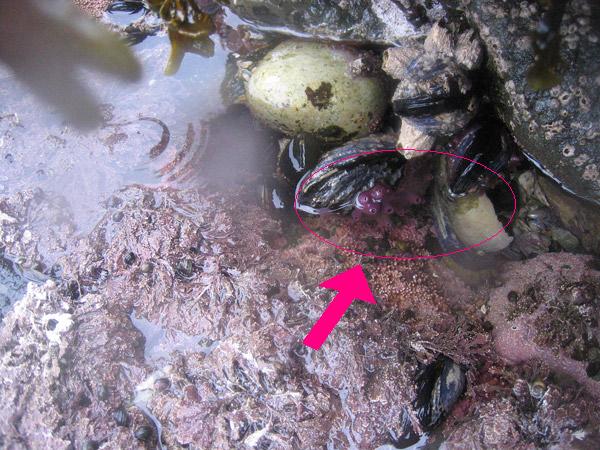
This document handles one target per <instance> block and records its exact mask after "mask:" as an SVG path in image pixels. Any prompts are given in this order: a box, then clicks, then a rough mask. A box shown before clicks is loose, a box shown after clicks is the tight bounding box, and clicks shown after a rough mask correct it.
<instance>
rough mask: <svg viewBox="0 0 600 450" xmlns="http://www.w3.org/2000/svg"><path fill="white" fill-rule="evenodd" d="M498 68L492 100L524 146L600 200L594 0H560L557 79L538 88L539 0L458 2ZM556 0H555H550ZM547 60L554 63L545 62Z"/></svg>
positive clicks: (567, 182)
mask: <svg viewBox="0 0 600 450" xmlns="http://www.w3.org/2000/svg"><path fill="white" fill-rule="evenodd" d="M464 3H468V8H467V7H465V12H466V14H467V15H468V16H469V18H470V20H471V22H472V23H473V24H474V25H475V26H476V27H477V28H478V29H479V33H480V36H481V38H482V39H483V41H484V43H485V44H486V47H487V51H488V55H489V58H488V65H489V68H490V69H491V71H492V72H493V73H494V74H495V75H496V82H495V89H494V90H495V98H494V100H495V104H496V107H497V110H498V113H499V114H500V116H501V117H502V119H503V120H504V122H505V123H506V124H507V125H508V126H509V128H510V130H511V132H512V133H513V134H514V136H515V139H516V140H517V142H518V143H519V145H521V146H522V147H523V149H524V150H525V152H526V153H527V154H529V155H530V157H531V158H533V159H534V160H535V161H537V163H539V164H540V165H541V166H542V167H543V168H544V169H545V170H546V171H548V172H550V173H551V174H552V176H553V177H554V178H556V179H558V180H559V181H560V182H561V183H562V184H563V185H564V187H565V188H567V189H568V190H570V191H572V192H574V193H575V194H577V195H579V196H581V197H586V198H588V199H590V200H593V201H595V202H597V203H599V202H600V150H599V149H600V106H599V105H600V77H599V76H598V74H599V73H600V58H599V57H598V56H599V52H600V45H599V42H600V31H599V27H598V22H599V18H600V11H598V5H597V2H595V1H593V0H573V1H570V2H566V8H565V13H564V16H563V18H562V25H561V27H560V60H561V61H560V62H559V63H558V64H557V67H553V68H552V69H555V70H557V71H558V74H559V75H560V76H559V81H560V83H559V84H558V85H556V86H554V87H553V88H551V89H549V90H540V91H536V90H534V88H536V86H535V85H534V86H531V85H530V84H528V81H527V74H528V71H529V69H530V67H532V64H533V63H534V57H535V51H534V47H533V46H532V42H531V36H532V34H533V32H534V30H535V29H536V27H537V26H538V23H539V21H540V19H541V17H542V14H543V13H544V10H543V9H542V8H541V6H540V5H541V2H505V1H500V0H497V1H492V2H464ZM554 3H557V4H558V3H561V2H554ZM547 64H552V62H551V61H547Z"/></svg>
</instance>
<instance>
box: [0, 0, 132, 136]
mask: <svg viewBox="0 0 600 450" xmlns="http://www.w3.org/2000/svg"><path fill="white" fill-rule="evenodd" d="M0 62H3V63H5V64H7V65H8V66H9V67H10V68H11V69H12V71H13V72H14V73H15V75H16V76H17V78H18V79H19V80H21V81H22V82H23V83H25V84H26V85H27V86H28V87H29V88H30V89H31V90H32V91H33V92H34V93H35V94H36V95H37V96H39V97H41V98H42V99H44V100H45V101H47V102H49V103H50V104H52V105H53V106H55V107H57V108H58V109H59V110H60V111H61V112H62V113H63V114H64V116H65V118H66V119H67V120H68V121H69V122H70V123H72V124H73V125H75V126H77V127H78V128H81V129H90V128H92V127H94V126H96V125H97V124H99V123H100V121H101V115H100V110H99V106H98V102H97V101H96V100H95V98H94V97H93V95H92V94H91V92H89V90H88V89H87V88H86V87H85V86H84V84H83V83H82V82H81V80H80V79H79V78H78V77H77V74H78V68H80V67H86V68H90V69H93V70H99V71H102V72H106V73H109V74H111V75H114V76H116V77H118V78H120V79H122V80H126V81H136V80H138V79H139V78H140V76H141V67H140V65H139V63H138V62H137V61H136V59H135V57H134V55H133V53H132V51H131V50H130V49H129V48H128V47H127V46H126V45H124V44H123V43H122V42H121V41H120V39H119V37H118V36H117V35H114V34H112V33H111V32H109V31H108V30H106V29H105V28H104V27H103V26H102V25H100V24H98V23H96V22H94V21H93V20H92V19H89V18H87V17H85V16H83V15H82V14H81V13H79V12H78V11H76V10H75V9H74V8H73V6H71V4H70V3H69V2H66V1H63V0H19V1H15V2H12V1H11V2H4V4H3V5H2V13H1V14H0Z"/></svg>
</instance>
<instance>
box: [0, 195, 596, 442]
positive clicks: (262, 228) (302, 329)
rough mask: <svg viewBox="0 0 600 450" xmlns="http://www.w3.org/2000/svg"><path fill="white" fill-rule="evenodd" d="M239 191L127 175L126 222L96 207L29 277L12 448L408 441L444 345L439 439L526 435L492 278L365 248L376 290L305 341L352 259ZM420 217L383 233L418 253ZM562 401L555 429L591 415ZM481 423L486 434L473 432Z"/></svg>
mask: <svg viewBox="0 0 600 450" xmlns="http://www.w3.org/2000/svg"><path fill="white" fill-rule="evenodd" d="M238 189H239V188H238ZM243 192H244V190H241V191H240V190H237V192H236V193H235V195H233V193H232V192H229V193H227V195H224V194H222V193H216V192H214V191H211V190H202V191H186V192H177V191H173V190H171V189H168V188H160V189H148V188H142V187H131V188H128V189H125V190H124V191H122V192H121V193H120V194H119V197H120V199H121V200H122V201H121V202H119V206H118V209H119V210H120V211H121V212H122V217H121V220H119V221H118V222H115V221H114V220H113V215H114V212H113V211H112V209H111V210H109V211H107V213H106V217H105V218H104V219H103V220H102V221H100V222H99V224H98V226H97V227H96V228H95V230H94V231H93V232H92V233H91V234H90V235H89V236H88V237H86V238H83V239H82V240H81V242H80V243H79V246H78V248H77V249H74V250H73V251H71V252H70V253H69V254H68V255H65V257H64V258H62V259H61V264H62V267H63V275H62V281H60V280H59V282H58V284H56V283H55V282H53V281H49V282H48V283H47V284H46V285H44V286H41V287H40V286H37V287H36V286H35V285H32V284H30V285H29V287H28V289H29V292H28V294H27V295H26V296H25V297H24V298H23V299H21V300H19V301H18V302H17V303H16V305H15V307H14V309H13V310H12V311H11V312H10V313H9V315H8V317H7V318H6V319H5V322H3V326H2V335H1V337H0V345H2V348H4V349H5V351H4V357H3V360H2V367H1V369H2V371H3V373H10V374H14V376H13V375H11V376H10V377H8V378H6V377H5V378H3V379H4V380H7V379H9V378H10V379H28V380H31V382H30V383H28V384H27V386H26V387H16V386H15V385H14V384H12V383H6V382H4V383H3V384H2V385H1V386H0V388H1V389H2V390H3V398H15V396H17V395H18V394H19V395H24V396H22V397H20V398H22V399H28V400H21V401H20V403H19V404H20V405H21V406H20V409H19V410H20V411H22V413H21V414H20V416H19V418H18V420H17V418H15V417H14V416H12V415H5V416H4V417H3V418H2V421H1V422H0V426H1V428H2V433H3V435H4V437H3V439H4V442H5V443H6V444H7V445H8V446H9V447H10V446H15V445H17V446H18V443H19V442H27V443H29V444H31V445H32V446H33V447H34V448H37V447H36V446H47V445H52V446H53V447H54V448H67V446H68V445H69V444H71V443H72V444H74V445H75V446H76V447H77V448H79V447H80V446H82V445H84V444H85V443H86V442H89V441H92V442H96V443H98V444H99V445H105V446H107V448H112V447H126V448H130V447H135V446H147V447H146V448H155V447H156V445H157V442H158V441H157V439H158V436H160V437H161V439H162V441H163V442H164V446H165V447H167V448H179V447H181V446H186V445H194V446H198V447H204V448H221V447H227V448H245V447H259V448H263V447H264V448H294V447H306V446H314V445H317V446H321V445H333V446H335V447H350V446H356V447H358V448H366V447H373V446H375V447H376V446H378V445H383V444H394V443H395V444H396V445H400V446H401V445H402V442H406V441H407V440H410V439H413V438H414V436H415V433H419V432H421V431H420V430H422V425H421V424H420V422H419V420H418V415H417V413H416V410H415V409H414V406H413V402H414V400H415V398H416V396H417V381H416V380H417V379H418V376H419V374H420V373H422V372H423V368H424V367H426V365H427V364H431V363H433V362H434V361H435V360H436V358H438V357H439V355H445V357H447V358H451V360H452V361H454V363H455V364H456V365H457V366H456V367H458V365H460V367H461V368H462V370H465V374H466V380H467V391H466V393H465V394H463V395H462V396H461V397H459V399H458V401H457V402H456V403H455V402H454V400H453V401H452V403H451V404H449V405H448V406H447V410H446V412H447V417H446V419H445V421H444V422H443V423H442V425H441V428H440V430H441V433H442V435H441V436H444V439H446V438H447V439H448V442H447V443H448V445H450V444H452V443H453V442H456V443H460V444H461V445H464V443H465V442H471V441H470V440H473V439H476V440H475V441H473V442H477V443H478V445H492V444H494V445H505V444H506V443H507V442H509V441H511V439H512V441H511V442H513V441H514V442H517V443H519V444H520V445H525V443H527V442H535V439H536V434H535V433H536V432H537V431H536V430H537V429H536V430H533V429H531V430H530V429H529V428H528V427H533V426H534V425H533V424H535V423H537V422H536V421H537V420H539V416H536V415H532V413H531V411H530V410H529V409H527V408H521V407H520V406H519V403H518V402H517V400H516V399H514V398H513V397H512V394H511V392H512V391H511V389H512V384H511V383H513V382H514V380H516V379H517V378H519V377H527V376H528V375H527V374H522V373H521V372H522V371H525V372H526V370H527V369H522V368H519V369H510V368H506V367H505V366H504V365H503V363H502V362H501V360H497V359H496V356H495V351H494V347H493V346H492V339H491V338H492V336H495V335H496V334H495V333H496V331H494V333H490V327H491V328H494V329H495V327H498V329H499V330H500V331H498V332H501V330H502V328H501V327H500V325H496V324H495V323H494V325H486V318H485V316H483V315H482V314H481V311H480V306H481V305H482V303H481V302H482V300H483V299H484V298H485V290H480V291H478V292H476V291H473V290H471V289H469V288H467V287H465V286H462V285H461V284H460V283H457V282H456V281H453V282H450V281H449V280H450V279H449V277H451V275H449V273H448V272H447V270H446V269H445V268H444V267H443V265H440V264H437V263H436V264H431V263H426V262H396V261H391V262H390V261H388V262H372V261H362V263H363V266H364V268H365V271H366V272H367V274H368V276H369V279H370V283H371V287H372V289H373V292H374V293H375V295H376V298H377V301H378V305H377V306H376V307H373V306H371V305H360V304H357V305H354V306H353V307H352V308H351V309H350V310H349V311H348V313H347V314H346V316H345V318H344V319H343V320H342V322H340V324H339V325H338V327H336V329H335V330H334V332H333V333H332V335H331V336H330V338H329V339H328V340H327V342H326V343H325V345H324V346H323V347H322V348H321V350H320V351H318V352H314V351H312V350H310V349H308V348H307V347H305V346H304V345H302V339H303V337H304V336H305V335H306V333H307V332H308V330H309V329H310V327H311V326H312V324H313V323H314V321H315V320H316V319H317V318H318V316H319V315H320V314H321V312H322V311H323V309H324V307H325V305H326V304H327V303H328V302H329V301H330V299H331V295H330V293H329V292H327V291H324V290H320V289H318V288H317V284H318V283H319V282H320V281H322V280H323V279H325V278H327V277H330V276H332V275H334V274H336V273H338V272H339V271H341V270H343V269H344V268H348V267H350V266H352V265H354V264H356V262H357V261H356V260H355V259H354V258H351V257H346V256H344V255H343V254H339V253H337V252H335V251H334V250H333V249H332V248H329V247H326V246H321V245H318V246H315V241H314V240H313V238H312V237H310V236H308V235H304V234H302V233H301V232H300V231H298V230H295V227H294V226H291V227H290V226H284V227H282V223H280V222H279V221H277V220H275V219H273V218H272V217H270V216H269V215H268V214H266V213H265V211H264V210H263V209H261V208H260V207H258V206H256V205H254V204H253V202H251V201H248V198H247V194H244V193H243ZM415 217H416V221H414V220H413V221H407V222H406V223H405V224H404V225H403V226H399V227H396V228H395V230H394V232H393V233H395V234H394V235H393V236H392V237H393V240H394V241H396V242H404V245H405V246H406V247H405V249H406V248H408V249H410V250H411V251H414V252H425V253H426V252H427V250H426V249H424V248H423V245H424V242H425V240H426V239H427V236H428V235H430V233H431V231H430V225H428V218H427V215H420V214H417V215H416V216H415ZM316 220H317V219H315V222H316ZM318 220H319V221H320V222H319V225H318V226H320V227H322V228H327V229H329V230H330V233H331V238H332V239H335V240H338V241H339V242H340V244H342V245H345V246H355V247H360V245H365V242H371V245H379V244H377V243H376V241H375V244H373V240H376V236H377V235H378V234H377V232H376V231H374V230H373V227H371V226H370V225H365V224H361V223H354V222H352V219H351V218H349V217H348V218H341V219H340V218H338V217H326V218H321V219H318ZM339 220H343V221H342V222H341V223H340V222H339ZM344 221H346V222H344ZM315 226H317V225H316V224H315ZM284 230H285V231H284ZM348 230H352V233H348ZM10 248H11V246H10V245H9V246H8V250H10ZM379 250H380V251H386V250H385V249H384V248H380V249H379ZM388 250H389V249H388ZM131 254H134V255H135V258H131V257H130V255H131ZM573 258H574V259H577V258H576V257H573ZM308 267H310V270H307V268H308ZM573 267H574V269H573V270H574V271H577V270H578V268H581V267H582V266H573ZM98 274H101V276H97V275H98ZM94 275H96V276H94ZM67 280H70V281H71V282H72V281H73V280H75V281H76V283H77V284H76V286H77V290H76V293H74V292H73V290H72V289H71V290H70V289H69V286H70V282H69V281H67ZM442 286H444V287H442ZM449 288H451V292H452V293H453V294H452V293H451V292H450V291H448V289H449ZM465 300H468V301H465ZM494 311H495V310H494ZM51 319H54V320H56V323H55V322H54V321H52V320H51ZM46 361H48V362H46ZM48 364H49V366H48ZM43 367H44V369H43V370H42V368H43ZM45 367H50V368H53V369H47V368H45ZM450 367H452V366H450ZM49 370H52V371H51V372H48V371H49ZM38 377H42V378H41V379H42V380H44V381H43V382H37V381H36V380H38ZM529 377H530V378H531V379H532V380H533V376H532V375H529ZM547 383H548V386H552V389H555V391H556V395H557V396H559V397H558V398H559V399H560V398H563V397H561V396H567V395H569V394H568V392H567V391H563V389H564V388H563V387H560V386H559V385H554V384H552V382H551V381H548V382H547ZM52 386H54V387H52ZM21 389H25V391H23V392H22V391H21ZM444 398H448V399H452V398H453V397H452V396H449V397H444ZM490 401H492V405H505V407H503V408H504V409H501V410H502V411H506V414H505V415H504V416H503V415H502V414H492V412H494V411H495V412H497V409H493V408H492V407H491V406H489V402H490ZM569 402H570V403H569V405H572V406H570V408H571V407H572V408H573V410H574V411H579V412H580V414H579V415H578V416H575V418H572V417H571V416H568V417H569V422H568V426H567V425H564V424H563V425H564V427H567V428H568V430H570V431H572V432H573V433H575V431H577V430H578V429H579V428H581V427H584V426H586V425H587V424H593V423H594V422H593V421H592V418H591V416H590V415H589V414H591V411H594V407H593V406H592V405H591V404H589V403H588V401H587V400H585V399H583V398H581V397H573V398H570V400H569ZM498 407H499V406H498ZM564 407H565V403H564V402H562V401H558V400H556V401H554V402H551V403H548V404H547V405H545V406H544V407H543V408H544V409H543V411H544V412H543V414H545V415H548V414H555V411H557V410H558V409H560V408H564ZM486 408H487V409H486ZM115 411H125V413H126V415H127V420H120V419H119V423H117V422H116V420H117V419H115V417H119V416H118V415H117V416H115ZM485 411H488V412H487V413H486V412H485ZM561 411H562V409H561ZM569 411H570V410H569ZM582 411H583V412H582ZM584 412H586V413H584ZM588 413H589V414H588ZM5 414H7V413H5ZM119 414H121V415H123V412H121V413H119ZM537 414H542V413H541V412H538V413H537ZM480 415H481V416H482V417H486V419H485V420H484V421H483V422H482V421H480V419H479V416H480ZM402 417H405V419H402ZM544 417H546V416H544ZM548 417H549V416H548ZM121 419H122V417H121ZM503 420H504V422H503ZM547 420H548V424H547V427H549V429H550V430H551V432H552V433H557V434H556V436H559V437H560V439H562V436H563V435H564V433H563V431H562V430H563V428H564V427H563V425H561V423H558V422H556V421H552V420H549V419H547ZM565 420H567V419H566V418H565ZM155 421H156V422H155ZM156 424H159V426H160V428H158V427H157V426H156ZM458 424H462V425H458ZM474 426H476V427H484V428H485V429H486V430H487V431H485V432H484V433H483V434H481V437H479V438H474V437H473V435H471V436H470V437H468V438H467V437H466V434H465V433H467V430H469V432H471V431H472V429H471V428H469V427H474ZM557 426H561V427H563V428H560V429H557V428H555V427H557ZM144 427H146V428H144ZM503 427H504V428H503ZM506 427H509V428H506ZM511 427H512V428H511ZM43 430H46V432H47V433H46V434H44V432H43ZM48 430H52V433H49V432H48ZM492 430H494V431H492ZM498 430H500V431H498ZM502 430H505V431H506V433H505V434H503V435H502V436H501V435H500V434H499V433H500V432H501V431H502ZM509 431H510V433H509ZM538 431H539V430H538ZM494 433H496V434H494ZM50 435H51V436H52V437H51V438H50V437H48V436H50ZM441 436H440V437H438V439H440V438H441ZM141 438H143V439H141ZM49 439H51V440H49ZM557 439H558V438H557Z"/></svg>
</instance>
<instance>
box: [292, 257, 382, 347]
mask: <svg viewBox="0 0 600 450" xmlns="http://www.w3.org/2000/svg"><path fill="white" fill-rule="evenodd" d="M319 286H321V287H322V288H326V289H334V290H336V291H338V294H337V295H336V296H335V297H334V298H333V300H332V301H331V303H330V304H329V306H328V307H327V309H325V312H323V314H322V315H321V317H319V320H317V322H316V323H315V324H314V325H313V327H312V328H311V330H310V331H309V332H308V334H307V335H306V337H305V338H304V345H306V346H308V347H310V348H312V349H315V350H319V349H320V348H321V345H323V342H325V339H327V336H329V333H331V332H332V331H333V329H334V328H335V326H336V325H337V324H338V322H339V321H340V319H341V318H342V317H343V316H344V313H345V312H346V310H347V309H348V308H349V307H350V305H351V304H352V302H353V301H354V300H355V299H356V300H362V301H363V302H367V303H373V304H376V303H377V302H376V301H375V299H374V298H373V294H372V293H371V289H370V288H369V283H368V282H367V278H366V277H365V274H364V272H363V270H362V267H361V266H355V267H353V268H352V269H349V270H346V271H345V272H342V273H340V274H339V275H336V276H335V277H333V278H330V279H328V280H325V281H323V282H322V283H321V284H320V285H319Z"/></svg>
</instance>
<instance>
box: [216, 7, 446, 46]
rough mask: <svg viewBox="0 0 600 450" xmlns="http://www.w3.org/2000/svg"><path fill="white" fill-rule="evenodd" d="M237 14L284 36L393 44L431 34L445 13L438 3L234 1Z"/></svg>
mask: <svg viewBox="0 0 600 450" xmlns="http://www.w3.org/2000/svg"><path fill="white" fill-rule="evenodd" d="M222 3H225V4H227V5H228V6H229V7H230V8H231V9H232V10H233V12H235V13H236V14H237V15H239V16H240V17H242V18H243V19H246V20H249V21H251V22H253V23H256V24H258V25H263V26H269V27H278V28H277V31H280V32H283V33H295V34H297V33H302V34H305V35H307V36H314V37H324V38H329V39H334V40H350V41H360V42H365V41H366V42H372V43H379V44H393V43H395V42H398V41H400V40H402V39H405V38H406V37H417V36H421V35H423V33H425V32H427V29H428V22H429V19H430V18H439V17H441V16H442V15H443V10H442V8H441V7H440V3H441V2H438V1H433V2H431V1H428V2H425V1H421V0H416V1H414V0H411V1H402V2H398V1H393V0H350V1H343V2H338V1H332V0H324V1H323V0H319V1H316V0H294V1H285V2H282V1H273V0H267V1H265V0H230V1H223V2H222Z"/></svg>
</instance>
